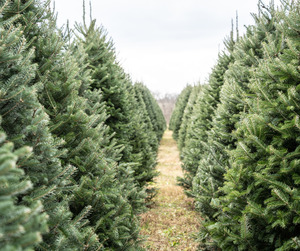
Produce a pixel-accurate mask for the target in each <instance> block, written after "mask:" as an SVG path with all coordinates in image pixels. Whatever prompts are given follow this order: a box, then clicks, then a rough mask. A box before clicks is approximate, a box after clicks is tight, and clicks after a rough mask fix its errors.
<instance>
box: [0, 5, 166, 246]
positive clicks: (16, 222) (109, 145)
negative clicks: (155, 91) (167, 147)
mask: <svg viewBox="0 0 300 251" xmlns="http://www.w3.org/2000/svg"><path fill="white" fill-rule="evenodd" d="M48 2H49V1H39V0H30V1H21V0H0V117H1V126H0V250H7V251H8V250H10V251H12V250H27V251H29V250H139V249H140V248H139V239H140V237H139V218H138V215H139V214H140V213H141V212H143V211H144V210H145V209H146V204H147V201H148V199H149V198H151V197H152V196H153V192H154V191H153V190H151V189H148V185H149V183H150V182H152V181H153V178H154V177H155V176H156V175H157V171H156V170H155V165H156V155H157V150H158V144H159V141H160V139H161V137H162V134H163V132H164V130H165V128H166V123H165V119H164V117H163V114H162V112H161V110H160V108H159V106H158V104H157V102H156V101H155V99H154V97H153V96H152V95H151V93H150V91H149V90H148V89H147V88H146V86H145V85H143V84H141V83H135V84H133V83H132V81H131V79H130V76H128V75H127V74H126V73H125V72H124V70H123V68H122V67H121V66H120V64H119V63H118V61H117V58H116V52H115V49H114V46H113V42H112V40H111V39H109V38H108V36H107V32H106V31H105V29H103V28H102V27H98V26H97V25H96V22H95V20H91V23H90V24H89V25H87V24H86V23H85V22H84V23H83V24H80V23H77V24H76V27H75V29H74V31H70V30H67V31H63V30H61V29H58V28H57V24H56V19H55V16H54V14H53V13H52V12H51V10H50V8H49V3H48Z"/></svg>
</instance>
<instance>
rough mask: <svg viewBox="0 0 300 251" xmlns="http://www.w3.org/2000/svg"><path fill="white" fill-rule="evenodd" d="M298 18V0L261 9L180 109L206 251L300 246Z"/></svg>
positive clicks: (190, 188)
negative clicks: (191, 99) (183, 114)
mask: <svg viewBox="0 0 300 251" xmlns="http://www.w3.org/2000/svg"><path fill="white" fill-rule="evenodd" d="M299 12H300V5H299V1H282V6H281V7H280V8H278V9H276V8H275V7H274V5H273V4H270V6H265V5H263V4H262V3H260V10H259V13H258V14H257V15H253V18H254V20H255V24H254V25H251V26H248V27H247V32H246V33H245V34H244V35H243V36H241V37H238V38H237V39H236V40H235V41H233V40H231V41H229V43H228V42H227V47H226V48H227V52H225V53H224V54H222V55H220V56H219V59H218V62H217V64H216V66H215V67H214V69H213V71H212V73H211V76H210V79H209V83H208V84H207V85H204V86H202V87H201V90H200V92H199V93H198V94H194V95H196V96H197V98H196V100H195V101H191V102H193V103H194V105H193V108H192V109H191V107H190V105H186V106H185V107H181V108H180V109H181V110H183V109H184V110H185V112H184V113H185V114H190V115H188V116H183V118H184V119H183V120H182V121H181V122H180V124H181V128H180V130H179V131H185V134H186V136H185V141H184V143H182V141H181V142H180V141H179V143H180V148H181V154H182V160H183V169H184V170H185V176H184V178H183V179H180V184H181V185H183V186H184V187H185V188H186V192H187V194H189V195H190V196H192V197H194V198H195V201H196V209H197V210H198V211H199V212H200V213H201V216H202V218H203V220H202V228H201V230H200V233H199V236H198V237H199V241H200V243H201V244H200V247H201V249H204V250H218V249H219V248H220V249H221V250H298V249H300V239H299V230H300V229H299V212H300V204H299V195H300V187H299V184H300V182H299V177H300V176H299V175H300V171H299V167H298V166H299V165H298V164H299V149H300V145H299V125H298V124H299V121H298V120H299V113H300V110H299V106H298V103H299V93H298V92H299V90H298V89H299V80H300V79H299V76H300V72H299V54H300V53H299V52H300V51H299V50H300V47H299V46H300V36H299V34H300V29H299V27H300V19H299V16H300V15H299V14H300V13H299ZM227 41H228V40H227ZM228 45H229V46H228ZM192 92H193V91H192ZM191 96H192V94H191ZM179 105H180V104H179V103H178V106H179ZM178 109H179V108H177V110H178ZM190 110H192V112H191V111H190ZM186 120H187V121H188V122H186ZM186 124H188V129H185V127H186ZM179 139H180V138H179ZM181 140H182V139H181Z"/></svg>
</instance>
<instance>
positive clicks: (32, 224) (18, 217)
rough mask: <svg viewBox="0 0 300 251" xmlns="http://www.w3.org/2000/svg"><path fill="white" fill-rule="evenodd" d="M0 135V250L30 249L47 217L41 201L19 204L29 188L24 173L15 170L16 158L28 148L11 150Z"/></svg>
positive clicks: (18, 169)
mask: <svg viewBox="0 0 300 251" xmlns="http://www.w3.org/2000/svg"><path fill="white" fill-rule="evenodd" d="M4 141H5V134H4V133H0V143H1V146H0V184H1V185H0V209H1V210H0V249H1V250H33V248H34V247H35V246H36V244H38V243H39V242H41V241H42V237H41V233H44V232H46V231H47V230H48V229H47V215H46V214H45V213H42V211H43V207H42V204H41V201H39V200H37V201H35V202H33V203H32V204H31V205H28V206H25V205H23V204H22V194H24V193H26V191H28V190H29V189H32V183H31V182H30V181H29V180H25V179H24V171H23V170H22V169H20V168H18V167H17V161H18V157H20V156H22V155H24V154H28V152H30V148H29V147H23V148H21V149H18V150H15V151H14V149H13V144H12V143H9V142H6V143H5V144H4V143H3V142H4Z"/></svg>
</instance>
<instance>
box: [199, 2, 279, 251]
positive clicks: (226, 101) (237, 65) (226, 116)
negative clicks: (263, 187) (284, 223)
mask: <svg viewBox="0 0 300 251" xmlns="http://www.w3.org/2000/svg"><path fill="white" fill-rule="evenodd" d="M263 9H265V6H263V5H262V6H261V10H260V14H259V15H254V18H255V21H256V24H255V25H254V26H250V27H248V28H247V33H246V35H245V36H244V37H242V38H240V39H239V41H238V42H237V43H236V45H235V47H234V52H233V57H234V63H233V64H232V65H231V66H230V67H229V69H228V71H227V72H226V74H225V83H224V85H223V87H222V90H221V97H220V105H219V106H218V107H217V110H216V111H215V116H214V118H213V124H212V125H213V126H212V129H211V130H210V131H209V132H208V135H209V136H208V140H207V149H209V152H208V153H209V154H207V155H206V157H205V158H204V159H202V160H201V161H200V166H199V169H198V172H197V176H196V178H195V179H194V182H193V189H194V194H197V195H196V200H197V202H198V207H199V209H200V211H201V212H202V213H203V215H204V216H206V218H204V220H205V221H204V222H203V228H202V230H201V235H200V239H201V240H202V241H203V242H206V245H208V246H209V245H211V244H212V245H214V244H213V243H210V242H209V240H210V239H209V238H208V236H213V239H215V240H217V245H218V246H219V247H221V248H224V249H227V248H229V247H232V246H233V245H234V244H233V243H232V242H231V240H230V238H231V237H232V236H233V235H234V234H233V233H229V231H228V229H231V228H232V229H235V231H237V229H239V231H240V230H241V225H240V224H242V223H241V222H239V223H237V222H236V221H235V220H233V218H232V217H235V216H234V213H232V214H229V213H228V212H227V209H224V208H225V207H226V206H225V205H227V206H228V203H227V202H224V200H223V195H224V193H225V194H226V192H225V190H224V189H225V188H222V186H223V185H224V173H226V172H228V173H231V172H232V171H231V168H232V163H233V162H232V161H229V160H230V159H229V155H228V151H230V150H232V149H234V148H235V145H236V141H237V138H236V135H235V134H233V131H234V130H235V129H236V127H237V124H238V122H239V121H240V119H241V118H242V117H243V116H244V114H245V113H247V112H248V111H249V103H248V102H247V101H246V99H245V97H247V96H251V95H253V93H252V91H251V90H249V83H250V80H251V72H252V71H254V70H255V69H256V67H257V65H258V63H259V62H260V61H261V59H262V58H263V48H262V43H263V42H264V41H266V39H267V37H268V36H269V34H276V29H275V26H274V24H275V22H276V14H275V10H274V7H273V6H271V7H270V8H269V9H266V10H263ZM275 37H276V36H275ZM239 167H240V166H239ZM226 175H227V174H226ZM236 175H237V173H236ZM236 180H239V179H238V178H236ZM235 184H237V183H236V182H235ZM240 185H241V184H239V185H238V186H240ZM225 187H226V185H225ZM226 191H227V192H228V191H229V190H228V189H227V190H226ZM234 200H237V194H235V196H234ZM231 207H232V208H234V210H233V211H234V212H235V213H236V212H237V211H238V210H239V209H238V207H233V205H230V208H231ZM234 222H235V223H234ZM236 223H237V224H236ZM243 223H245V224H248V223H247V222H245V221H244V222H243ZM228 224H229V225H230V226H229V225H228ZM231 226H232V227H231ZM242 226H244V225H242ZM241 231H242V230H241ZM231 234H232V235H231ZM235 234H236V232H235ZM239 234H242V233H241V232H240V233H239ZM228 236H231V237H230V238H229V237H228ZM234 238H237V235H235V237H234ZM240 240H242V238H240ZM234 241H235V242H236V243H237V242H238V241H237V240H236V239H235V240H234ZM239 242H240V241H239ZM242 242H243V241H241V242H240V245H238V246H239V248H241V250H242V246H243V245H244V244H245V245H249V244H246V242H245V240H244V243H243V245H242V244H241V243H242ZM248 248H249V246H248ZM246 249H247V248H246Z"/></svg>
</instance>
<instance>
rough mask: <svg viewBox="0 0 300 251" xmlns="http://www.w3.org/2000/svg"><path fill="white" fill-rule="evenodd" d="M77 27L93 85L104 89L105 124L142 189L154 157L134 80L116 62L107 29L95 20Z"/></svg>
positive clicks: (150, 176) (93, 87)
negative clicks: (135, 93) (106, 113)
mask: <svg viewBox="0 0 300 251" xmlns="http://www.w3.org/2000/svg"><path fill="white" fill-rule="evenodd" d="M77 29H78V30H79V31H80V33H81V35H82V36H83V39H82V43H83V44H84V46H85V48H87V50H86V51H87V54H88V59H87V63H88V65H89V67H90V69H91V70H92V80H93V83H92V84H91V88H92V89H93V90H101V91H102V93H103V101H104V102H105V103H106V110H107V112H108V115H109V118H108V119H107V121H106V124H107V125H108V126H109V127H110V130H111V133H114V134H115V138H116V140H117V143H118V144H119V145H122V146H123V148H122V158H121V160H120V161H121V163H131V166H132V168H133V170H134V175H135V179H136V181H137V183H138V184H139V186H140V187H141V188H143V186H144V185H145V184H146V183H147V182H149V181H152V179H153V177H154V176H155V175H156V172H155V171H154V165H155V161H154V159H153V156H150V155H148V151H147V148H149V147H150V141H151V139H149V138H148V135H147V133H146V131H145V127H146V125H145V122H144V121H143V118H142V116H141V115H140V113H141V111H139V109H140V108H139V106H138V104H137V100H136V99H135V97H134V93H132V83H131V81H130V79H129V77H128V76H127V75H126V74H125V73H124V70H123V69H122V68H121V67H120V65H119V64H118V62H117V61H116V55H115V51H114V48H113V45H112V41H107V38H106V36H107V35H106V33H105V31H104V29H103V28H97V27H96V24H95V20H94V21H92V22H91V24H90V26H89V27H87V26H85V25H82V26H80V25H78V26H77ZM156 120H157V119H156V118H154V119H153V121H156ZM149 150H150V149H149ZM146 151H147V152H146Z"/></svg>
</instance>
